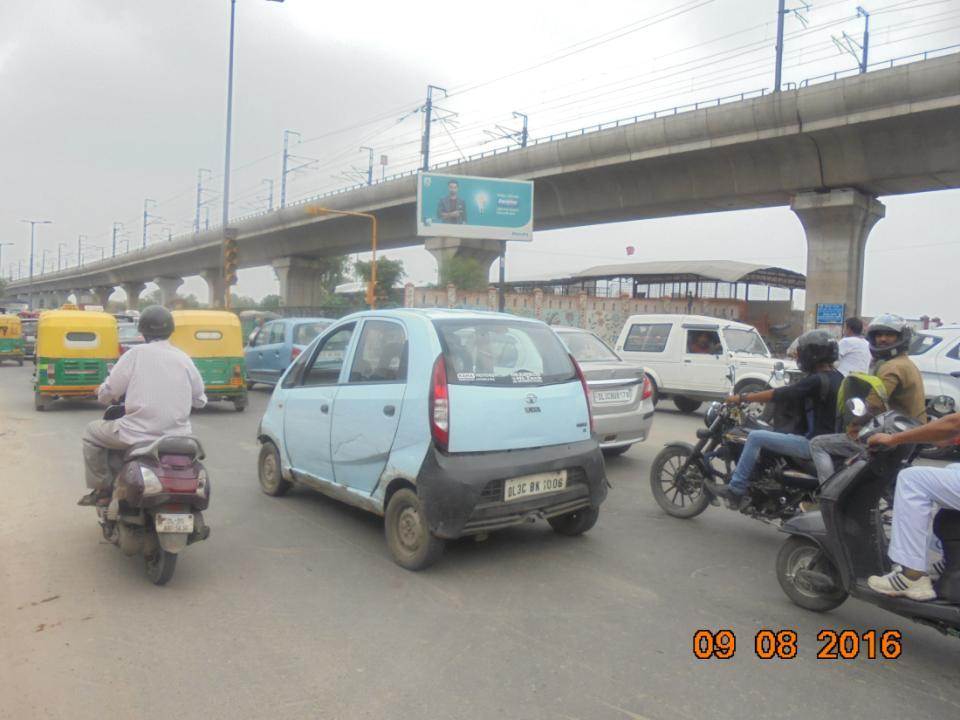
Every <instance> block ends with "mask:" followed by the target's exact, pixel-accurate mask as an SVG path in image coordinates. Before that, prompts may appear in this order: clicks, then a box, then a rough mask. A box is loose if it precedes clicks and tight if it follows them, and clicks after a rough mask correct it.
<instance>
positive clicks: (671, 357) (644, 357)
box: [616, 315, 796, 413]
mask: <svg viewBox="0 0 960 720" xmlns="http://www.w3.org/2000/svg"><path fill="white" fill-rule="evenodd" d="M616 350H617V352H618V353H620V354H621V356H623V358H624V359H626V360H632V361H635V362H637V363H641V364H642V365H644V366H645V367H646V369H647V373H648V374H649V375H650V378H651V379H652V380H653V383H654V398H655V399H660V398H665V397H670V398H673V402H674V404H676V406H677V408H678V409H679V410H680V411H681V412H685V413H690V412H693V411H695V410H696V409H697V408H698V407H700V404H701V403H702V402H703V401H704V400H718V399H720V398H723V397H724V396H726V395H729V394H730V393H731V391H732V392H738V393H739V392H757V391H760V390H766V389H767V388H769V387H770V386H771V384H770V380H771V377H773V376H774V372H775V371H776V370H777V369H778V368H777V365H778V363H781V362H782V363H783V366H785V370H787V371H790V370H795V369H796V365H795V364H794V363H793V362H792V361H781V360H777V359H776V358H773V357H771V355H770V350H768V349H767V346H766V344H765V343H764V342H763V338H761V337H760V333H758V332H757V330H756V328H754V327H753V326H752V325H746V324H744V323H740V322H736V321H733V320H724V319H722V318H715V317H706V316H703V315H632V316H631V317H629V318H628V319H627V322H626V323H625V324H624V326H623V329H622V330H621V331H620V337H619V338H618V339H617V344H616ZM731 369H732V370H733V377H734V386H733V387H731V383H730V371H731ZM778 375H779V376H780V377H781V378H782V377H783V373H778ZM775 384H777V383H775Z"/></svg>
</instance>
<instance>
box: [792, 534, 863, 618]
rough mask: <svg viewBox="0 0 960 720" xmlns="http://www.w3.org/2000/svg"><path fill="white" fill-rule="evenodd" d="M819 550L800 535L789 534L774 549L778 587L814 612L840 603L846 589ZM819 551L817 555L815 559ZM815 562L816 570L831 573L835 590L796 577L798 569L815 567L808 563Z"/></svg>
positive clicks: (798, 603)
mask: <svg viewBox="0 0 960 720" xmlns="http://www.w3.org/2000/svg"><path fill="white" fill-rule="evenodd" d="M820 553H821V551H820V546H819V545H817V544H816V543H815V542H814V541H813V540H810V539H809V538H805V537H801V536H799V535H791V536H790V537H788V538H787V540H786V542H784V543H783V545H782V546H781V547H780V552H779V553H777V581H778V582H779V583H780V587H781V589H782V590H783V592H784V593H786V595H787V597H788V598H790V599H791V600H792V601H793V602H794V604H796V605H799V606H800V607H802V608H803V609H805V610H812V611H813V612H827V611H828V610H833V609H834V608H836V607H840V605H842V604H843V602H844V600H846V599H847V591H846V590H844V589H843V585H842V583H841V580H840V573H838V572H837V569H836V568H835V567H834V565H833V563H832V562H830V560H829V558H827V557H825V556H823V555H821V554H820ZM818 555H819V556H820V557H819V559H817V556H818ZM814 562H816V569H817V570H818V571H819V572H822V573H824V574H825V575H828V576H830V578H831V580H833V583H834V585H835V586H836V589H835V590H833V591H832V592H824V591H823V590H819V589H817V588H815V587H813V586H811V585H810V584H809V583H805V582H804V581H803V580H802V579H800V578H798V577H797V572H798V571H800V570H810V569H814V568H812V567H811V565H812V563H814Z"/></svg>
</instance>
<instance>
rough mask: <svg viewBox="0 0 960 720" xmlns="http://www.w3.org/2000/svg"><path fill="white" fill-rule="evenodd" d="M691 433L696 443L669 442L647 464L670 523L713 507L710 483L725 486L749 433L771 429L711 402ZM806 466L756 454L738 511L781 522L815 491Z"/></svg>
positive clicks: (810, 466)
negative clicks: (700, 424) (744, 501)
mask: <svg viewBox="0 0 960 720" xmlns="http://www.w3.org/2000/svg"><path fill="white" fill-rule="evenodd" d="M704 423H705V424H706V427H705V428H700V429H698V430H697V444H696V445H691V444H690V443H686V442H672V443H669V444H667V446H666V447H664V449H663V450H661V451H660V453H659V454H658V455H657V457H656V458H655V459H654V461H653V467H652V469H651V471H650V489H651V490H652V491H653V497H654V499H655V500H656V501H657V504H658V505H659V506H660V508H661V509H662V510H663V511H664V512H666V513H667V514H668V515H671V516H672V517H676V518H692V517H696V516H697V515H699V514H700V513H702V512H703V511H704V510H706V509H707V506H708V505H710V504H711V502H713V503H714V504H719V503H718V500H717V499H716V497H715V495H714V493H712V492H711V485H712V484H727V483H729V482H730V480H731V478H732V477H733V471H734V468H735V467H736V463H737V461H738V460H739V458H740V454H741V453H742V452H743V447H744V445H745V444H746V442H747V437H748V435H749V434H750V432H751V431H752V430H772V429H773V428H772V427H771V426H770V425H768V424H767V423H766V422H764V421H763V420H761V419H759V418H757V417H755V416H753V415H751V414H750V413H749V412H748V411H746V410H745V409H744V408H743V407H741V406H737V405H723V404H722V403H712V404H711V405H710V406H709V407H708V409H707V412H706V414H705V415H704ZM818 485H819V483H818V480H817V473H816V468H814V466H813V464H812V463H811V462H809V461H803V460H799V459H797V458H791V457H785V456H780V455H774V454H772V453H769V452H766V451H764V452H762V453H761V454H760V458H759V459H758V460H757V464H756V466H755V469H754V473H753V480H752V482H751V483H750V488H749V490H748V491H747V498H749V502H748V503H747V504H745V505H741V510H740V511H741V512H743V513H745V514H746V515H748V516H750V517H754V518H757V519H759V520H763V521H766V522H774V521H782V520H785V519H787V518H791V517H793V516H794V515H797V514H798V513H799V512H800V503H801V502H812V501H813V499H814V496H815V494H816V492H817V488H818Z"/></svg>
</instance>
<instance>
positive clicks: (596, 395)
mask: <svg viewBox="0 0 960 720" xmlns="http://www.w3.org/2000/svg"><path fill="white" fill-rule="evenodd" d="M631 395H633V390H631V389H630V388H624V389H622V390H594V391H593V402H595V403H596V404H597V405H612V404H613V403H624V402H628V401H629V400H630V396H631Z"/></svg>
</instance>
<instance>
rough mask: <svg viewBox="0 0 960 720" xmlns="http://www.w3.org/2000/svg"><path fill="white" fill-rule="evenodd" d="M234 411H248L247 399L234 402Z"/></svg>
mask: <svg viewBox="0 0 960 720" xmlns="http://www.w3.org/2000/svg"><path fill="white" fill-rule="evenodd" d="M233 409H234V410H236V411H237V412H243V411H244V410H246V409H247V399H246V398H237V399H236V400H234V401H233Z"/></svg>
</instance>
